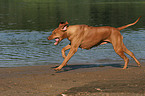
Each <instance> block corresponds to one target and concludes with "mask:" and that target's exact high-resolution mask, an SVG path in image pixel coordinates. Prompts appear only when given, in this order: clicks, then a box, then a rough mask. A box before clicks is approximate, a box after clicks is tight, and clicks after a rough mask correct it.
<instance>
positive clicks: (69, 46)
mask: <svg viewBox="0 0 145 96" xmlns="http://www.w3.org/2000/svg"><path fill="white" fill-rule="evenodd" d="M70 48H71V45H70V44H68V45H67V46H65V47H64V48H62V50H61V53H62V57H63V58H64V59H65V58H66V55H65V51H66V50H68V49H70Z"/></svg>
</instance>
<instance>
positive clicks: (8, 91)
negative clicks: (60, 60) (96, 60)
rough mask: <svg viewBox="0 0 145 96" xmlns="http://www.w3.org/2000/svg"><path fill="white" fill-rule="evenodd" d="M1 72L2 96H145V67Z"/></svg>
mask: <svg viewBox="0 0 145 96" xmlns="http://www.w3.org/2000/svg"><path fill="white" fill-rule="evenodd" d="M55 66H57V65H47V66H28V67H15V68H0V96H81V95H82V96H144V95H145V63H142V67H137V66H136V64H135V63H129V65H128V69H126V70H123V69H121V68H122V66H123V64H103V65H95V64H69V65H68V66H67V67H65V68H63V70H62V71H60V72H55V71H54V70H53V68H54V67H55Z"/></svg>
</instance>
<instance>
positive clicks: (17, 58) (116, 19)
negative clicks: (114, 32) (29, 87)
mask: <svg viewBox="0 0 145 96" xmlns="http://www.w3.org/2000/svg"><path fill="white" fill-rule="evenodd" d="M97 1H98V0H97ZM97 1H93V0H83V2H82V0H73V1H72V0H0V67H17V66H32V65H48V64H61V63H62V61H63V58H62V56H61V49H62V48H63V47H64V46H66V45H67V44H69V41H68V40H67V39H65V40H63V41H62V42H60V44H59V45H57V46H54V45H53V43H54V42H55V41H54V40H52V41H48V40H47V37H48V36H49V35H50V34H51V32H52V30H54V29H55V28H56V27H58V23H59V22H60V21H68V22H69V23H70V25H73V24H87V25H91V26H113V27H119V26H122V25H125V24H128V23H132V22H134V21H135V20H136V19H137V18H138V17H139V16H142V18H141V20H140V21H139V22H138V23H137V24H136V25H134V26H131V27H129V28H126V29H124V30H122V31H121V34H122V35H123V36H124V43H125V45H126V46H127V48H128V49H129V50H131V51H132V52H133V53H134V54H135V55H136V57H137V58H138V59H139V60H140V61H141V62H145V48H144V46H145V23H144V21H145V18H144V17H145V14H144V9H145V7H144V6H145V2H142V1H143V0H142V1H141V0H140V1H139V0H138V1H137V2H135V0H133V1H134V2H126V1H127V0H125V1H122V0H121V2H115V0H112V1H113V2H97ZM104 1H105V0H104ZM117 1H118V0H117ZM128 1H130V0H128ZM66 53H68V51H67V52H66ZM128 57H129V56H128ZM129 58H130V57H129ZM130 59H131V58H130ZM116 62H117V63H123V60H122V59H121V58H120V57H119V56H118V55H117V54H116V53H115V52H114V50H113V48H112V45H111V44H106V45H101V46H98V47H95V48H92V49H91V50H82V49H80V48H79V49H78V52H77V53H76V54H75V55H74V56H73V57H72V58H71V60H70V61H69V62H68V63H91V64H100V63H103V64H110V63H116ZM131 62H134V61H133V60H132V59H131Z"/></svg>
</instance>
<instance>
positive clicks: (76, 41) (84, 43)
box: [48, 17, 141, 70]
mask: <svg viewBox="0 0 145 96" xmlns="http://www.w3.org/2000/svg"><path fill="white" fill-rule="evenodd" d="M139 19H140V17H139V18H138V19H137V20H136V21H135V22H134V23H131V24H128V25H125V26H122V27H118V28H114V27H110V26H102V27H92V26H88V25H69V24H68V22H67V21H66V22H61V23H60V24H59V27H58V28H56V29H55V30H54V31H53V32H52V34H51V35H50V36H49V37H48V40H52V39H55V41H56V42H55V43H54V45H57V44H58V43H59V42H60V41H61V40H63V39H65V38H67V39H68V40H69V41H70V44H68V45H67V46H65V47H64V48H62V51H61V52H62V57H63V58H64V61H63V62H62V64H61V65H60V66H59V67H57V68H55V70H61V69H62V67H63V66H66V64H67V62H68V61H69V59H70V58H71V57H72V56H73V55H74V54H75V53H76V52H77V49H78V48H79V47H80V48H82V49H91V48H92V47H96V46H98V45H103V44H107V43H111V44H112V45H113V48H114V50H115V52H116V53H117V54H118V55H119V56H120V57H121V58H122V59H123V60H124V62H125V64H124V67H123V69H126V68H127V65H128V62H129V59H128V58H127V57H126V56H125V54H124V52H125V53H127V54H128V55H130V56H131V57H132V58H133V59H134V60H135V62H136V63H137V64H138V66H141V65H140V62H139V61H138V60H137V59H136V57H135V56H134V54H133V53H132V52H131V51H130V50H128V49H127V48H126V46H125V45H124V43H123V36H122V35H121V33H120V30H122V29H124V28H126V27H129V26H132V25H134V24H136V23H137V22H138V21H139ZM68 49H70V51H69V53H68V55H67V56H66V55H65V51H66V50H68Z"/></svg>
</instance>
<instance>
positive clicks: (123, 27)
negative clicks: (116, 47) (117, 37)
mask: <svg viewBox="0 0 145 96" xmlns="http://www.w3.org/2000/svg"><path fill="white" fill-rule="evenodd" d="M140 18H141V16H140V17H139V18H138V19H137V20H136V21H135V22H134V23H131V24H128V25H125V26H122V27H118V28H117V29H118V30H122V29H125V28H127V27H129V26H132V25H134V24H136V23H137V22H138V21H139V19H140Z"/></svg>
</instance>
